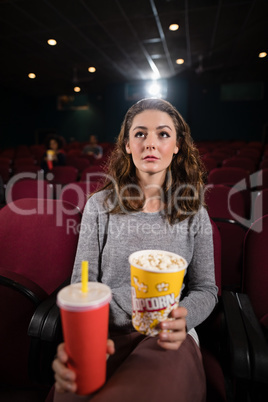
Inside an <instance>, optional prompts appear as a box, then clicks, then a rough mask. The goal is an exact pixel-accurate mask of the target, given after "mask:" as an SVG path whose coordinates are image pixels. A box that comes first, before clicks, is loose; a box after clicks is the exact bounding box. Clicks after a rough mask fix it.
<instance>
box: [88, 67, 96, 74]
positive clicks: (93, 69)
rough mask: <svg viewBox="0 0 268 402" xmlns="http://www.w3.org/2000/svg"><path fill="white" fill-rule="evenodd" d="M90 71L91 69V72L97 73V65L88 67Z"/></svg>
mask: <svg viewBox="0 0 268 402" xmlns="http://www.w3.org/2000/svg"><path fill="white" fill-rule="evenodd" d="M88 71H89V72H90V73H95V71H96V68H95V67H88Z"/></svg>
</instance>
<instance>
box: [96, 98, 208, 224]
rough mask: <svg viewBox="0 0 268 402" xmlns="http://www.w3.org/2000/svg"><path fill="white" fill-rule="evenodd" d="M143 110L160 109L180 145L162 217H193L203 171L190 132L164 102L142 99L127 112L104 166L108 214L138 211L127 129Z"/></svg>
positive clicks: (170, 172)
mask: <svg viewBox="0 0 268 402" xmlns="http://www.w3.org/2000/svg"><path fill="white" fill-rule="evenodd" d="M145 110H159V111H161V112H165V113H167V114H168V115H169V116H170V117H171V118H172V120H173V122H174V126H175V128H176V133H177V143H178V144H179V152H178V154H176V155H174V156H173V159H172V162H171V164H170V166H169V168H168V169H167V172H166V178H165V181H164V184H163V188H162V190H163V194H164V205H165V207H164V214H165V216H166V218H167V220H168V221H169V223H170V224H173V223H175V222H176V221H182V220H184V219H185V218H187V217H188V216H191V215H194V214H195V213H196V212H197V211H198V209H199V208H200V206H201V205H203V186H204V179H205V177H204V176H205V170H204V167H203V164H202V162H201V160H200V157H199V153H198V150H197V149H196V148H195V146H194V144H193V140H192V137H191V134H190V129H189V126H188V125H187V123H186V122H185V121H184V119H183V118H182V116H181V115H180V113H179V112H178V111H177V109H176V108H175V107H174V106H172V105H171V104H170V103H169V102H167V101H165V100H163V99H155V98H148V99H142V100H140V101H139V102H137V103H136V104H134V105H133V106H132V107H131V108H130V109H129V110H128V111H127V113H126V115H125V118H124V121H123V123H122V126H121V130H120V133H119V136H118V138H117V143H116V147H115V150H114V151H113V153H112V154H111V157H110V160H109V162H108V165H107V173H108V175H107V180H106V183H105V185H104V186H103V188H102V190H103V189H110V190H111V191H109V192H108V195H107V198H106V200H105V203H106V205H108V201H112V205H113V207H112V209H110V211H109V212H110V213H127V212H137V211H141V210H142V209H143V206H144V202H145V199H144V197H141V189H140V188H139V183H138V178H137V175H136V168H135V165H134V163H133V161H132V156H131V155H130V154H128V153H127V152H126V143H127V142H128V141H129V130H130V128H131V126H132V122H133V119H134V117H135V116H136V115H137V114H139V113H142V112H144V111H145Z"/></svg>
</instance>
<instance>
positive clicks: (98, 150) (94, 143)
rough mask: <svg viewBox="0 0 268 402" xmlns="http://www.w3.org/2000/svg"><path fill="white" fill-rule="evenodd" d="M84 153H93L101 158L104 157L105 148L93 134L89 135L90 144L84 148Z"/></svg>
mask: <svg viewBox="0 0 268 402" xmlns="http://www.w3.org/2000/svg"><path fill="white" fill-rule="evenodd" d="M83 154H86V155H91V156H93V157H94V158H95V159H100V158H102V155H103V149H102V147H101V146H100V145H98V140H97V137H96V136H95V135H93V134H92V135H91V136H90V137H89V142H88V144H87V145H86V146H85V147H84V148H83Z"/></svg>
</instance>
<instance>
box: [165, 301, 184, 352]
mask: <svg viewBox="0 0 268 402" xmlns="http://www.w3.org/2000/svg"><path fill="white" fill-rule="evenodd" d="M186 315H187V310H186V309H185V308H184V307H178V308H176V309H174V310H173V311H172V313H171V317H172V318H173V320H167V321H163V322H162V323H161V324H160V328H161V329H162V331H161V332H160V333H159V339H158V344H159V345H160V346H161V347H163V348H164V349H169V350H177V349H178V348H179V347H180V345H181V344H182V342H183V341H184V340H185V338H186V335H187V333H186V319H185V317H186Z"/></svg>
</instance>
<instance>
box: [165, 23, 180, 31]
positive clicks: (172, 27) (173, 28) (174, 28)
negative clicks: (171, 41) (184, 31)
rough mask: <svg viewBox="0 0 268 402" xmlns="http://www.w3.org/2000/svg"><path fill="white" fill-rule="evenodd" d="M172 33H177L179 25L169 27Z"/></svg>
mask: <svg viewBox="0 0 268 402" xmlns="http://www.w3.org/2000/svg"><path fill="white" fill-rule="evenodd" d="M168 28H169V30H170V31H177V30H178V29H179V25H178V24H171V25H170V26H169V27H168Z"/></svg>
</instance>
